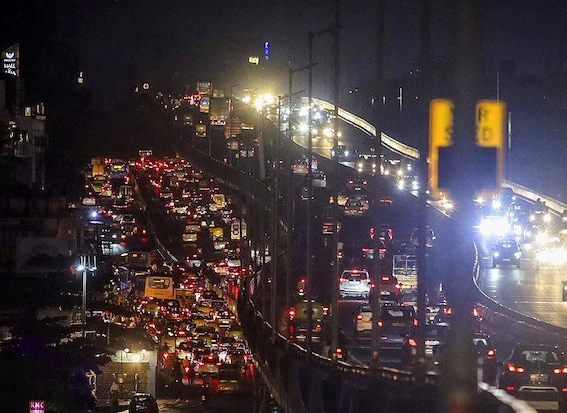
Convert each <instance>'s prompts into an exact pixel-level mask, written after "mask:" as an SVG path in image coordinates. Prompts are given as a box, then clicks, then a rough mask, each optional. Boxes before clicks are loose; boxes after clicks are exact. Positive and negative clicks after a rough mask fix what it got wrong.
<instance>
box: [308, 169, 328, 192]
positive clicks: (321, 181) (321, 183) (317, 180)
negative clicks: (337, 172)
mask: <svg viewBox="0 0 567 413" xmlns="http://www.w3.org/2000/svg"><path fill="white" fill-rule="evenodd" d="M311 182H312V183H313V186H314V187H317V188H326V187H327V175H325V174H324V173H323V172H321V171H313V178H312V181H311Z"/></svg>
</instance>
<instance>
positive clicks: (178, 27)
mask: <svg viewBox="0 0 567 413" xmlns="http://www.w3.org/2000/svg"><path fill="white" fill-rule="evenodd" d="M3 3H4V2H3ZM376 3H377V2H376V1H374V0H357V1H344V0H343V1H342V5H341V16H342V18H341V25H342V30H341V59H342V64H341V74H342V75H341V86H342V89H343V91H346V90H347V89H349V88H351V87H353V86H358V87H371V86H370V85H372V83H373V81H374V70H375V69H374V67H375V50H376ZM384 3H385V17H384V18H385V25H386V28H385V62H384V66H385V74H386V77H400V76H403V75H405V74H407V73H408V72H409V71H411V70H413V69H415V64H414V63H413V62H415V61H416V59H417V57H418V53H419V47H420V41H419V27H420V2H419V1H417V0H401V1H385V2H384ZM455 3H456V1H451V0H433V1H432V50H431V55H432V56H433V57H434V58H440V59H444V58H447V56H448V51H449V45H450V40H451V39H452V38H453V37H454V36H453V35H452V27H451V23H452V21H454V17H453V15H452V13H451V9H452V7H453V6H454V4H455ZM23 4H27V7H24V6H23ZM334 5H335V2H334V1H330V0H327V1H323V0H279V1H270V0H239V1H225V0H224V1H223V0H212V1H190V0H167V1H164V0H159V1H158V0H112V1H110V0H100V1H81V0H66V1H65V0H59V1H50V2H46V1H19V0H12V1H8V2H5V4H4V6H3V7H4V10H3V11H6V12H3V13H2V14H3V16H5V19H4V20H5V21H6V22H7V23H8V24H7V25H4V28H3V32H4V33H3V35H2V37H1V39H2V43H3V44H2V45H1V46H2V47H7V46H9V45H10V43H11V42H14V41H17V40H18V36H20V37H21V36H22V35H23V34H22V31H26V32H27V33H26V34H24V35H25V36H26V37H28V38H29V39H30V40H31V39H33V37H34V35H35V36H41V35H42V34H41V31H40V30H37V27H39V26H38V25H36V24H32V23H30V21H31V20H30V17H29V15H31V14H36V15H37V16H38V17H36V18H37V19H41V18H42V17H45V16H46V15H47V16H49V20H50V22H49V23H45V22H42V23H41V24H40V26H45V27H46V29H45V30H50V31H53V32H55V33H56V37H57V38H58V39H59V40H63V41H67V42H69V43H71V44H72V45H73V46H74V47H75V48H76V50H77V54H78V67H79V69H80V70H82V71H84V76H85V79H86V84H87V86H88V87H89V88H91V89H92V91H93V93H94V96H95V97H96V102H97V104H100V105H101V106H110V107H113V106H115V105H116V102H118V101H120V100H121V98H122V97H121V96H120V95H121V94H127V93H129V92H131V88H132V86H133V85H135V84H137V83H139V82H140V81H146V80H149V81H151V82H152V85H153V86H155V88H156V89H159V90H164V91H167V92H173V91H180V89H181V88H182V87H183V86H184V85H190V86H193V83H194V82H195V81H196V80H199V79H200V78H203V77H206V76H209V77H213V78H214V80H217V81H221V82H224V81H226V80H227V79H228V82H233V81H235V82H238V83H243V84H244V83H247V86H246V87H250V88H256V87H260V88H265V89H277V88H281V87H282V85H283V87H285V82H286V79H285V74H286V73H285V71H286V70H287V67H290V66H291V67H299V66H303V65H305V64H306V62H307V32H308V31H309V30H312V31H319V30H322V29H326V28H328V27H330V26H331V24H332V22H333V13H334ZM18 8H20V13H21V15H20V17H17V13H14V12H11V11H12V10H17V9H18ZM43 9H47V10H49V13H50V14H49V13H48V14H40V13H39V12H38V10H43ZM484 11H485V16H484V19H483V20H484V21H485V22H486V24H485V27H484V38H485V50H486V58H487V60H488V62H491V63H492V64H496V62H497V61H498V60H500V59H514V60H516V63H517V70H518V73H519V74H522V73H532V74H538V73H539V74H543V72H544V70H552V71H553V70H555V71H557V70H561V69H563V66H564V64H565V60H566V56H567V53H566V52H567V50H566V49H567V42H565V39H566V38H567V33H566V31H567V29H566V28H565V25H564V22H565V21H566V19H567V3H566V2H564V1H560V0H545V1H528V0H499V1H485V2H484ZM34 32H35V33H34ZM331 40H332V39H331V36H330V35H326V36H321V37H320V38H317V39H316V40H315V48H314V60H315V61H317V62H319V63H320V65H319V67H318V68H317V73H315V75H314V76H315V78H314V82H315V91H316V94H318V95H321V94H323V95H325V94H326V95H328V89H329V88H330V84H331V75H330V71H331V52H330V50H331V44H332V43H331ZM264 41H269V42H270V44H271V56H270V57H271V61H270V66H271V71H270V75H269V76H268V78H267V77H266V75H264V77H262V76H259V75H258V74H257V73H253V72H252V70H251V68H250V67H249V66H250V65H248V64H245V61H246V59H247V57H248V56H249V55H257V56H260V57H262V53H263V52H262V44H263V42H264ZM22 59H26V56H25V55H24V56H22ZM62 64H64V63H63V62H62ZM255 69H259V68H255ZM274 71H275V73H276V75H275V76H274V75H273V73H274ZM231 72H232V73H231ZM257 72H262V70H257ZM211 74H212V76H211ZM303 77H306V76H298V79H297V82H298V83H297V84H298V88H300V87H303V86H304V85H302V84H301V83H302V82H305V79H302V78H303ZM273 92H281V90H273Z"/></svg>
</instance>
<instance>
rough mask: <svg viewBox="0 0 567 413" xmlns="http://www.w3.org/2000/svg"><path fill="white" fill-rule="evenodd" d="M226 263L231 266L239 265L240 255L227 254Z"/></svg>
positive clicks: (240, 263)
mask: <svg viewBox="0 0 567 413" xmlns="http://www.w3.org/2000/svg"><path fill="white" fill-rule="evenodd" d="M226 265H228V266H229V267H231V268H235V267H240V266H241V265H242V262H241V260H240V255H238V254H228V256H227V257H226Z"/></svg>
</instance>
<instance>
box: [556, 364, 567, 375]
mask: <svg viewBox="0 0 567 413" xmlns="http://www.w3.org/2000/svg"><path fill="white" fill-rule="evenodd" d="M553 372H554V373H555V374H561V373H563V374H565V373H567V366H563V367H562V368H559V369H553Z"/></svg>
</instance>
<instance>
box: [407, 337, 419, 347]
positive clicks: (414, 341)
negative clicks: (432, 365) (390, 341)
mask: <svg viewBox="0 0 567 413" xmlns="http://www.w3.org/2000/svg"><path fill="white" fill-rule="evenodd" d="M408 344H409V345H410V346H411V347H417V341H416V340H415V339H413V338H409V339H408Z"/></svg>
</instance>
